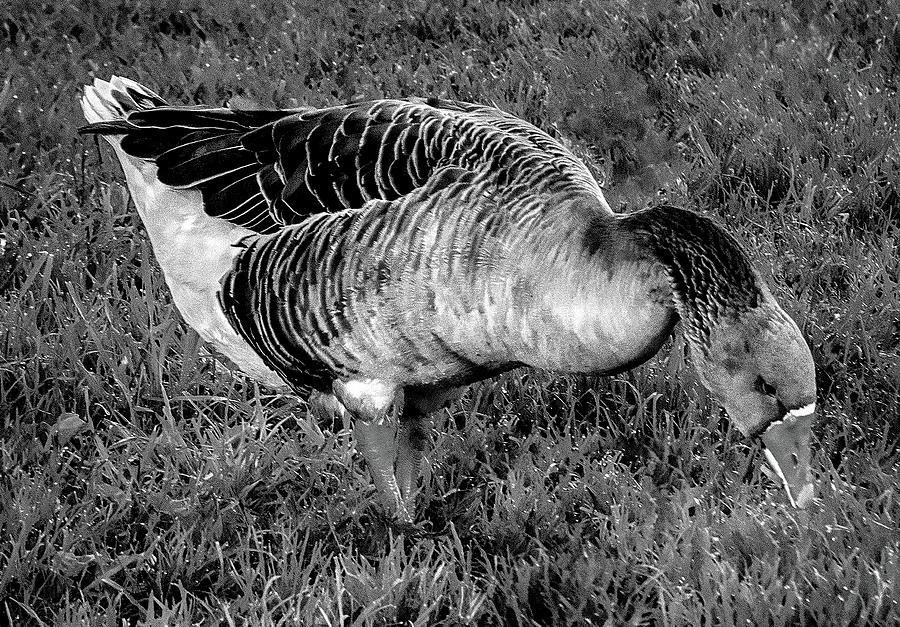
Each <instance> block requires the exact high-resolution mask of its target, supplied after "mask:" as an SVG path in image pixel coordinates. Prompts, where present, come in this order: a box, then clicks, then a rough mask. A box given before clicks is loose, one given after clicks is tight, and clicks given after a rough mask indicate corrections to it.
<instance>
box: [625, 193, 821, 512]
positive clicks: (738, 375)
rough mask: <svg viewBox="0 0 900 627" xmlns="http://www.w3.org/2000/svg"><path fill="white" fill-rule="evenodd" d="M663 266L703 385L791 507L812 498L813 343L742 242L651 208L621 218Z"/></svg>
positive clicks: (679, 214)
mask: <svg viewBox="0 0 900 627" xmlns="http://www.w3.org/2000/svg"><path fill="white" fill-rule="evenodd" d="M623 222H624V224H626V225H627V227H628V228H629V230H630V231H631V232H632V234H634V236H635V237H636V241H637V242H638V244H639V245H640V246H641V247H642V248H643V250H645V251H648V252H649V253H650V254H651V255H652V256H653V258H654V260H655V261H657V262H658V263H660V264H661V265H662V266H663V267H664V268H665V270H666V274H667V275H668V278H669V282H670V284H671V287H672V298H673V301H674V303H673V304H674V307H675V309H676V310H677V312H678V315H679V318H680V319H681V322H682V325H683V333H684V335H685V337H686V339H687V342H688V345H689V347H690V351H691V360H692V362H693V364H694V367H695V369H696V371H697V373H698V375H699V378H700V380H701V382H702V383H703V384H704V386H705V387H706V388H707V389H708V390H709V391H710V393H711V394H712V395H713V396H714V397H715V398H716V399H717V400H718V401H719V403H721V405H722V406H723V407H724V408H725V411H726V412H727V414H728V417H729V419H730V420H731V421H732V423H733V424H734V425H735V426H736V427H737V428H738V429H739V430H740V431H741V432H742V433H743V434H744V435H745V436H748V437H751V438H759V439H761V440H762V443H763V447H764V451H765V455H766V458H767V459H768V462H769V464H770V465H771V466H772V469H773V470H774V472H775V474H776V475H777V476H778V477H779V479H780V480H781V481H782V483H783V485H784V488H785V489H786V490H787V494H788V499H789V500H790V502H791V504H792V505H794V506H796V507H801V508H802V507H806V506H807V505H809V503H810V502H811V501H812V499H813V497H814V485H813V479H812V474H811V471H810V449H809V442H810V434H811V428H812V424H813V420H814V417H815V399H816V378H815V367H814V365H813V359H812V354H811V353H810V350H809V346H808V345H807V343H806V341H805V340H804V339H803V335H802V333H801V332H800V329H799V328H798V327H797V324H796V323H795V322H794V320H792V319H791V317H790V316H788V315H787V314H786V313H785V312H784V310H783V309H782V308H781V307H780V306H779V304H778V303H777V302H776V300H775V298H774V296H772V293H771V292H770V290H769V288H768V286H766V284H765V281H763V279H762V277H761V276H760V274H759V272H757V271H756V269H755V268H754V267H753V265H752V263H751V262H750V258H749V256H748V255H747V253H746V252H745V251H744V249H743V248H742V247H741V245H740V244H739V243H738V242H737V240H735V239H734V238H733V237H732V236H731V235H729V234H728V233H727V232H726V231H725V230H724V229H723V228H722V227H720V226H719V225H718V224H716V223H715V222H714V221H712V220H711V219H709V218H706V217H704V216H701V215H699V214H696V213H694V212H692V211H688V210H686V209H681V208H678V207H668V206H657V207H653V208H651V209H647V210H645V211H640V212H637V213H634V214H631V215H630V216H628V217H626V218H624V220H623Z"/></svg>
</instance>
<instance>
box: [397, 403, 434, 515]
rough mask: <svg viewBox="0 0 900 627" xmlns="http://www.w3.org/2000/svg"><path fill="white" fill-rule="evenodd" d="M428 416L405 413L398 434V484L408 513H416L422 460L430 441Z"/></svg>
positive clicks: (417, 413)
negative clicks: (416, 498) (416, 497)
mask: <svg viewBox="0 0 900 627" xmlns="http://www.w3.org/2000/svg"><path fill="white" fill-rule="evenodd" d="M430 435H431V434H430V421H429V420H428V416H427V414H422V413H419V412H405V413H404V415H403V417H402V418H401V419H400V427H399V430H398V433H397V466H396V475H397V484H398V486H399V488H400V495H401V497H402V499H403V502H404V504H405V506H406V508H407V510H408V511H415V496H416V491H417V486H418V481H419V473H420V471H421V469H422V458H423V456H424V454H425V448H426V447H427V446H428V443H429V440H430Z"/></svg>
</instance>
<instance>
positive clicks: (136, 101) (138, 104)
mask: <svg viewBox="0 0 900 627" xmlns="http://www.w3.org/2000/svg"><path fill="white" fill-rule="evenodd" d="M167 104H168V103H166V101H165V100H163V99H162V98H161V97H160V96H159V95H158V94H156V93H155V92H153V91H151V90H149V89H147V88H146V87H144V86H143V85H141V84H139V83H136V82H134V81H133V80H131V79H128V78H124V77H122V76H113V77H111V78H110V80H109V81H104V80H102V79H100V78H95V79H94V84H93V85H88V86H86V87H85V89H84V96H83V97H82V99H81V108H82V110H83V111H84V117H85V119H87V121H88V122H90V123H91V124H98V123H112V122H118V121H121V120H123V119H124V118H125V117H126V116H127V115H128V114H130V113H132V112H134V111H143V110H147V109H154V108H156V107H164V106H166V105H167ZM107 129H108V131H109V132H115V130H119V129H118V127H116V126H110V125H109V124H103V127H102V131H106V130H107ZM79 130H82V129H79ZM97 131H101V128H97V129H96V131H94V132H97ZM102 131H101V132H102Z"/></svg>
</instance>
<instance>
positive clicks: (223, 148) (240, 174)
mask: <svg viewBox="0 0 900 627" xmlns="http://www.w3.org/2000/svg"><path fill="white" fill-rule="evenodd" d="M160 101H161V99H160ZM145 105H146V107H147V108H140V109H137V110H132V111H129V112H128V113H127V115H126V116H125V118H124V120H123V121H121V122H118V123H106V122H104V123H99V124H93V125H87V126H85V127H84V128H83V129H82V132H95V133H101V134H120V135H124V137H123V139H122V143H121V146H122V149H123V150H124V151H125V152H126V154H128V155H130V156H133V157H137V158H141V159H148V160H152V161H153V162H154V163H155V164H156V165H157V167H158V176H159V180H160V181H161V182H163V183H165V184H167V185H170V186H172V187H175V188H196V189H199V190H200V191H201V192H202V193H203V201H204V209H205V211H206V212H207V214H208V215H210V216H212V217H217V218H222V219H225V220H228V221H230V222H232V223H234V224H237V225H239V226H242V227H245V228H248V229H250V230H252V231H255V232H257V233H273V232H275V231H277V230H278V229H279V228H281V227H282V226H286V225H291V224H297V223H299V222H301V221H302V220H304V219H306V218H307V217H309V216H310V215H313V214H316V213H320V212H330V211H340V210H344V209H354V208H360V207H362V206H363V205H365V203H367V202H369V201H372V200H395V199H398V198H400V197H402V196H404V195H406V194H408V193H410V192H412V191H414V190H416V189H418V188H420V187H421V186H423V185H424V184H425V183H426V182H427V181H428V180H429V178H430V177H431V175H432V174H433V173H434V172H435V170H437V169H439V168H443V167H450V166H453V167H460V168H464V169H467V170H470V171H483V172H492V173H494V174H493V177H494V179H495V182H496V183H497V184H498V185H511V186H522V187H525V188H528V189H531V190H535V191H541V190H545V191H563V190H576V189H577V190H581V191H582V192H583V193H586V194H589V195H591V196H592V197H594V198H595V199H596V200H597V202H598V203H600V204H601V205H603V206H606V203H605V200H603V196H602V193H601V191H600V188H599V186H598V185H597V183H596V181H595V180H594V179H593V177H592V176H591V174H590V172H589V171H588V170H587V168H586V167H585V166H584V164H583V163H582V162H581V161H580V160H578V159H577V158H575V157H574V156H573V155H572V154H571V153H570V152H569V151H568V150H566V149H565V148H563V147H562V146H561V145H560V144H559V143H558V142H557V141H556V140H554V139H552V138H551V137H550V136H549V135H547V134H546V133H544V132H543V131H541V130H539V129H538V128H537V127H535V126H533V125H531V124H528V123H527V122H524V121H522V120H519V119H517V118H514V117H512V116H510V115H508V114H506V113H503V112H501V111H499V110H497V109H494V108H492V107H486V106H481V105H474V104H468V103H460V102H455V101H450V100H441V99H436V98H432V99H428V100H427V101H425V100H379V101H373V102H363V103H357V104H350V105H343V106H338V107H332V108H328V109H321V110H302V111H291V110H282V111H236V110H231V109H224V108H222V109H212V108H198V107H168V106H160V104H159V101H154V102H146V103H145ZM606 209H607V210H608V206H606Z"/></svg>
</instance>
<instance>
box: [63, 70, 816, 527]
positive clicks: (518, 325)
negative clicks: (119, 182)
mask: <svg viewBox="0 0 900 627" xmlns="http://www.w3.org/2000/svg"><path fill="white" fill-rule="evenodd" d="M81 105H82V108H83V111H84V115H85V118H86V120H87V122H88V124H87V125H86V126H84V127H82V128H81V129H80V131H81V132H82V133H93V134H98V135H101V136H103V137H105V138H106V139H107V140H108V141H109V143H110V144H111V145H112V147H113V149H114V150H115V153H116V155H117V156H118V159H119V161H120V162H121V166H122V169H123V170H124V173H125V177H126V179H127V184H128V188H129V190H130V193H131V197H132V198H133V200H134V203H135V205H136V208H137V211H138V213H139V214H140V218H141V220H142V221H143V224H144V226H145V228H146V231H147V234H148V236H149V239H150V242H151V244H152V249H153V252H154V255H155V257H156V259H157V260H158V262H159V265H160V267H161V269H162V273H163V275H164V277H165V281H166V283H167V285H168V287H169V289H170V291H171V294H172V298H173V300H174V303H175V305H176V306H177V308H178V310H179V311H180V312H181V314H182V315H183V317H184V319H185V321H186V322H187V323H188V324H189V325H190V326H192V327H193V328H194V329H196V331H197V333H198V334H199V335H200V337H202V338H203V339H204V340H205V341H207V342H208V343H210V344H211V345H212V346H213V347H215V349H216V350H218V351H219V352H220V353H221V354H223V355H225V356H226V357H227V358H229V359H230V360H231V361H232V362H234V364H235V365H236V366H237V367H238V368H239V369H241V370H242V371H243V372H244V373H246V374H247V375H248V376H250V377H252V378H254V379H256V380H258V381H260V382H262V383H264V384H266V385H270V386H273V387H275V388H281V389H285V390H287V391H292V392H294V393H301V392H302V391H304V390H312V391H314V392H315V393H316V394H317V395H318V396H319V397H320V398H322V399H325V400H326V401H327V403H329V404H330V405H331V406H332V407H335V408H336V410H337V411H338V412H339V413H340V414H341V415H343V416H344V417H346V418H348V420H349V424H351V425H352V437H353V439H354V441H355V444H356V448H357V450H358V452H359V453H360V454H361V455H362V457H363V458H364V460H365V463H366V464H367V466H368V468H369V471H370V473H371V475H372V478H373V481H374V484H375V488H376V491H377V494H378V495H380V499H381V500H382V501H383V502H382V506H383V507H384V508H385V509H386V511H387V513H388V514H389V515H390V516H391V517H392V518H393V519H395V520H396V522H397V523H398V524H402V523H407V524H412V521H413V520H414V515H413V514H414V511H415V510H414V505H415V495H416V492H417V482H418V478H419V473H420V470H421V465H422V462H423V457H424V454H425V452H426V450H427V449H428V446H429V443H430V438H431V423H430V421H429V415H430V414H431V413H433V412H435V411H436V410H438V409H440V408H442V407H444V406H446V405H447V404H448V403H449V402H451V401H453V400H455V399H457V398H459V397H460V396H461V395H462V393H463V392H464V391H465V389H466V388H467V386H469V385H471V384H472V383H474V382H477V381H481V380H484V379H487V378H490V377H493V376H495V375H497V374H499V373H502V372H505V371H508V370H511V369H513V368H517V367H521V366H529V367H532V368H539V369H545V370H549V371H554V372H560V373H591V374H612V373H618V372H622V371H626V370H628V369H631V368H634V367H635V366H637V365H639V364H641V363H642V362H644V361H646V360H647V359H649V358H650V357H651V356H652V355H654V354H655V353H656V352H657V351H658V350H659V349H660V348H661V346H662V344H663V343H664V341H665V340H666V339H667V338H668V337H669V336H670V335H671V334H672V333H673V332H674V330H675V326H676V323H677V322H680V323H681V326H680V328H681V330H682V333H683V335H684V337H685V338H686V343H687V345H688V347H689V349H690V354H691V361H692V362H693V365H694V367H695V370H696V372H697V374H698V378H699V380H700V382H701V383H702V384H703V385H704V386H705V387H706V388H707V389H708V390H709V392H710V393H711V395H712V396H713V397H714V398H715V399H716V400H717V401H718V402H719V403H720V404H721V405H722V406H723V408H724V409H725V410H726V412H727V414H728V417H729V419H730V421H731V422H732V423H733V424H734V425H735V426H736V427H737V428H738V429H739V430H740V431H741V432H742V433H743V434H744V435H745V436H747V437H749V438H752V439H759V440H761V441H762V444H763V449H764V451H765V456H766V458H767V460H768V462H769V464H770V465H771V468H772V470H773V471H774V473H775V475H777V477H778V478H779V479H780V481H781V482H782V483H783V487H784V488H785V490H786V492H787V497H788V499H789V501H790V503H791V505H793V506H795V507H798V508H803V507H807V506H808V505H809V503H811V502H812V501H813V499H814V498H815V497H814V493H815V489H814V481H813V479H812V474H811V471H810V432H811V426H812V424H813V420H814V416H815V407H816V405H815V401H816V383H815V371H814V366H813V359H812V355H811V352H810V349H809V347H808V345H807V343H806V341H805V340H804V339H803V336H802V334H801V332H800V330H799V328H798V326H797V324H796V323H795V322H794V320H792V319H791V317H790V316H789V315H788V314H786V313H785V311H784V310H783V309H782V308H781V306H780V305H779V304H778V302H776V299H775V298H774V297H773V295H772V293H771V291H770V290H769V288H768V287H767V285H766V283H765V281H764V280H763V279H762V278H761V275H760V273H759V272H758V271H757V270H756V269H755V268H754V267H753V265H752V263H751V261H750V259H749V257H748V255H747V253H746V252H745V251H744V249H743V248H742V247H741V245H740V244H739V243H738V241H737V240H736V239H735V238H734V237H733V236H731V235H730V234H728V233H727V232H726V231H725V230H724V229H723V228H722V227H721V226H719V225H718V224H717V223H716V222H715V221H713V220H712V219H710V218H708V217H705V216H703V215H701V214H699V213H696V212H693V211H690V210H688V209H685V208H680V207H676V206H668V205H657V206H652V207H649V208H646V209H642V210H639V211H635V212H631V213H624V214H618V213H614V212H613V211H612V210H611V209H610V207H609V205H608V204H607V202H606V201H605V200H604V197H603V193H602V191H601V188H600V186H599V185H598V183H597V182H596V180H595V179H594V177H593V176H592V175H591V173H590V171H589V170H588V169H587V167H586V166H585V164H584V163H583V162H582V161H580V160H579V159H578V158H576V157H575V156H574V155H573V154H572V152H570V151H569V150H568V149H567V148H565V147H564V146H563V145H562V144H561V143H559V142H558V141H557V140H555V139H553V138H552V137H551V136H549V135H548V134H546V133H545V132H543V131H541V130H540V129H538V128H537V127H535V126H533V125H531V124H529V123H527V122H525V121H523V120H521V119H518V118H516V117H514V116H512V115H510V114H507V113H504V112H503V111H500V110H498V109H496V108H493V107H490V106H483V105H478V104H470V103H465V102H458V101H452V100H446V99H439V98H428V99H413V98H409V99H383V100H373V101H367V102H356V103H353V104H345V105H341V106H333V107H328V108H323V109H294V110H290V109H288V110H274V111H273V110H238V109H231V108H213V107H203V106H170V105H169V104H167V102H166V101H165V100H163V99H162V98H161V97H160V96H158V95H157V94H156V93H154V92H153V91H151V90H150V89H148V88H146V87H144V86H142V85H140V84H138V83H136V82H134V81H132V80H129V79H127V78H122V77H116V76H113V77H112V78H111V79H110V80H109V81H104V80H100V79H96V80H95V81H94V83H93V85H88V86H86V87H85V90H84V95H83V98H82V100H81Z"/></svg>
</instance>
